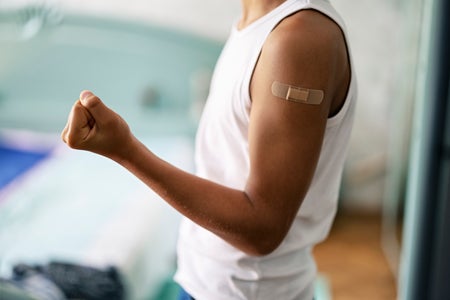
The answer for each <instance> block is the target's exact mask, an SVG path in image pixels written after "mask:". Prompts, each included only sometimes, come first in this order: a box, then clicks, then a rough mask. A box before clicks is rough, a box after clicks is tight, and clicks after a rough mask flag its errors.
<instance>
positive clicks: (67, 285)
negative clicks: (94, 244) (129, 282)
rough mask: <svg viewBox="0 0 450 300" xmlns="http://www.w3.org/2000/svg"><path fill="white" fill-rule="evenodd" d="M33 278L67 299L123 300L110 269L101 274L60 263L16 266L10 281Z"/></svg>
mask: <svg viewBox="0 0 450 300" xmlns="http://www.w3.org/2000/svg"><path fill="white" fill-rule="evenodd" d="M36 276H41V277H43V278H44V279H46V280H48V281H50V282H52V283H53V284H54V285H55V286H56V287H58V289H60V290H61V291H62V293H63V295H64V297H66V298H67V299H85V300H122V299H124V297H125V289H124V285H123V283H122V281H121V278H120V275H119V272H118V271H117V269H116V268H114V267H109V268H106V269H104V270H101V269H97V268H93V267H89V266H82V265H76V264H70V263H63V262H51V263H49V264H47V265H45V266H30V265H26V264H19V265H16V266H15V267H14V269H13V278H12V281H13V282H16V283H21V282H27V281H30V278H33V277H36ZM43 299H46V300H47V298H43ZM51 299H58V298H51ZM59 299H64V298H59Z"/></svg>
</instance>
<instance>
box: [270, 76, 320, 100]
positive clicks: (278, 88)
mask: <svg viewBox="0 0 450 300" xmlns="http://www.w3.org/2000/svg"><path fill="white" fill-rule="evenodd" d="M272 94H273V95H274V96H276V97H279V98H281V99H284V100H288V101H292V102H298V103H305V104H313V105H319V104H320V103H322V100H323V91H322V90H313V89H307V88H301V87H296V86H293V85H289V84H285V83H281V82H278V81H274V82H273V83H272Z"/></svg>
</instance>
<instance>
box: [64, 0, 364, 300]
mask: <svg viewBox="0 0 450 300" xmlns="http://www.w3.org/2000/svg"><path fill="white" fill-rule="evenodd" d="M242 10H243V11H242V18H241V19H240V21H239V22H238V23H237V24H235V26H234V27H233V28H232V32H231V35H230V37H229V40H228V41H227V43H226V45H225V47H224V50H223V53H222V55H221V57H220V58H219V61H218V63H217V66H216V70H215V73H214V76H213V80H212V83H211V89H210V95H209V98H208V101H207V104H206V106H205V109H204V112H203V116H202V119H201V122H200V125H199V129H198V133H197V140H196V175H192V174H188V173H186V172H183V171H182V170H179V169H177V168H175V167H174V166H172V165H170V164H168V163H167V162H165V161H163V160H161V159H159V158H158V157H156V156H155V155H154V154H153V153H152V152H151V151H150V150H148V149H147V148H146V147H145V146H144V145H143V144H141V143H140V142H139V141H138V140H137V139H136V138H135V137H134V136H133V135H132V133H131V132H130V130H129V128H128V126H127V124H126V122H125V121H124V120H123V119H122V118H121V117H119V116H118V115H117V114H116V113H114V112H113V111H111V110H110V109H109V108H107V107H106V106H105V105H104V104H103V103H102V102H101V101H100V100H99V99H98V98H97V97H96V96H94V95H93V94H92V93H91V92H89V91H83V92H82V93H81V95H80V100H79V101H77V102H76V103H75V105H74V106H73V108H72V111H71V114H70V116H69V120H68V123H67V126H66V127H65V128H64V130H63V132H62V138H63V140H64V141H65V142H66V143H67V144H68V145H69V146H70V147H72V148H75V149H83V150H89V151H92V152H95V153H98V154H101V155H104V156H106V157H109V158H111V159H113V160H115V161H116V162H118V163H119V164H121V165H122V166H124V167H125V168H127V169H128V170H129V171H131V172H132V173H133V174H135V175H136V176H137V177H139V178H140V179H141V180H142V181H143V182H144V183H145V184H147V185H148V186H149V187H150V188H152V189H153V190H155V191H156V192H157V193H158V194H159V195H160V196H161V197H162V198H163V199H164V200H165V201H167V202H168V203H169V204H170V205H172V206H173V207H174V208H175V209H177V210H178V211H179V212H180V213H181V214H183V215H184V216H185V218H184V220H183V222H182V225H181V229H180V237H179V244H178V271H177V273H176V276H175V279H176V280H177V282H179V283H180V285H181V286H182V287H183V288H184V289H185V290H186V291H187V293H189V294H190V295H191V296H192V297H193V298H195V299H197V300H212V299H213V300H222V299H223V300H230V299H257V300H264V299H283V300H289V299H307V300H310V299H312V298H313V283H314V278H315V274H316V269H315V264H314V260H313V258H312V255H311V249H312V247H313V246H314V245H315V244H316V243H318V242H319V241H321V240H323V239H324V238H325V237H326V236H327V234H328V231H329V228H330V226H331V223H332V221H333V218H334V215H335V212H336V206H337V205H336V204H337V196H338V190H339V185H340V180H341V174H342V169H343V164H344V159H345V153H346V149H347V144H348V139H349V135H350V131H351V127H352V121H353V113H354V105H355V99H354V98H355V95H356V83H355V79H354V78H353V77H354V75H353V72H352V71H351V64H350V58H349V53H348V50H347V45H346V40H345V30H344V25H343V22H342V20H341V19H340V17H339V16H338V14H337V13H336V12H335V10H334V9H333V8H332V7H331V5H330V3H329V2H328V1H326V0H309V1H308V0H286V1H283V0H242Z"/></svg>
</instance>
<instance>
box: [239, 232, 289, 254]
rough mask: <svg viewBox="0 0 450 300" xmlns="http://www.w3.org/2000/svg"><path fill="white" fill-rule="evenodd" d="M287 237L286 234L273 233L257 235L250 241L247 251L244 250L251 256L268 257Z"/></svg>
mask: <svg viewBox="0 0 450 300" xmlns="http://www.w3.org/2000/svg"><path fill="white" fill-rule="evenodd" d="M285 236H286V235H285V234H274V233H273V232H265V233H261V234H257V235H255V236H253V237H252V238H251V239H249V241H248V244H247V247H246V249H243V250H244V252H246V253H247V254H249V255H251V256H256V257H261V256H266V255H269V254H271V253H272V252H274V251H275V250H276V249H277V248H278V247H279V246H280V245H281V243H282V242H283V240H284V238H285Z"/></svg>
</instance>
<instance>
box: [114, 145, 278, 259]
mask: <svg viewBox="0 0 450 300" xmlns="http://www.w3.org/2000/svg"><path fill="white" fill-rule="evenodd" d="M124 153H126V155H125V156H122V157H120V158H117V157H116V158H113V159H114V160H115V161H117V162H118V163H119V164H121V165H122V166H123V167H125V168H126V169H128V170H129V171H130V172H131V173H133V174H134V175H135V176H137V177H138V178H139V179H141V180H142V181H143V182H144V183H145V184H146V185H147V186H149V187H150V188H151V189H152V190H154V191H155V192H156V193H158V194H159V195H160V196H161V197H162V198H163V199H164V200H165V201H166V202H168V203H169V204H170V205H171V206H172V207H174V208H175V209H176V210H178V211H179V212H180V213H181V214H183V215H184V216H186V217H188V218H189V219H191V220H192V221H194V222H195V223H197V224H198V225H200V226H202V227H204V228H206V229H208V230H209V231H211V232H213V233H215V234H216V235H218V236H220V237H221V238H223V239H224V240H226V241H227V242H228V243H230V244H232V245H233V246H235V247H236V248H238V249H240V250H242V251H244V252H247V253H249V254H254V255H258V254H262V253H265V252H270V251H271V250H273V249H268V248H273V246H271V245H272V244H273V242H271V241H269V242H268V243H269V244H270V245H266V244H267V242H266V241H265V239H266V238H267V237H268V236H273V235H271V234H268V232H267V230H274V229H275V228H276V226H273V224H270V223H271V222H270V221H268V222H264V216H265V214H264V209H263V207H260V206H259V205H258V204H257V203H256V200H255V199H250V197H249V195H248V193H246V191H240V190H236V189H231V188H228V187H225V186H223V185H220V184H216V183H214V182H212V181H209V180H205V179H203V178H200V177H198V176H195V175H192V174H189V173H187V172H185V171H183V170H181V169H178V168H176V167H174V166H173V165H171V164H169V163H167V162H165V161H163V160H161V159H160V158H158V157H157V156H156V155H154V154H153V153H152V152H151V151H149V150H148V149H147V148H146V147H145V146H144V145H143V144H142V143H141V142H139V141H138V140H137V139H136V138H134V139H133V141H132V142H131V143H130V145H128V147H127V150H126V151H124ZM269 225H270V226H269ZM266 249H268V250H266Z"/></svg>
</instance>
